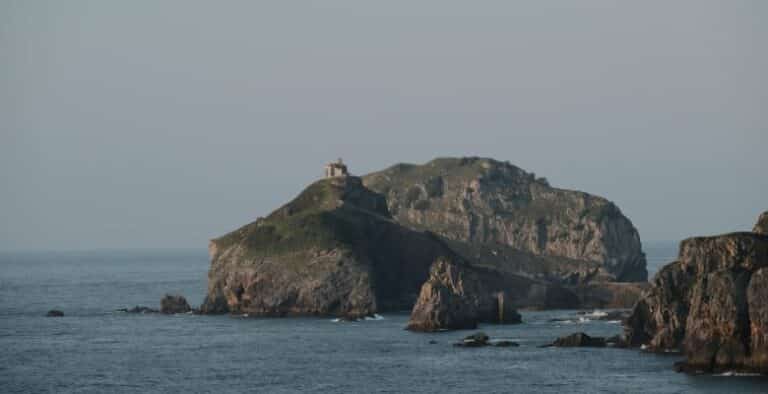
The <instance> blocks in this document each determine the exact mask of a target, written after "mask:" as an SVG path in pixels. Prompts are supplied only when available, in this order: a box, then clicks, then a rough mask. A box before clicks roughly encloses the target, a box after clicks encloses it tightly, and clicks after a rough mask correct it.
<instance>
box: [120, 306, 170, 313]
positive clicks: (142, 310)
mask: <svg viewBox="0 0 768 394" xmlns="http://www.w3.org/2000/svg"><path fill="white" fill-rule="evenodd" d="M116 312H125V313H142V314H143V313H159V312H160V311H158V310H157V309H152V308H150V307H146V306H140V305H136V306H134V307H133V308H130V309H129V308H120V309H117V310H116Z"/></svg>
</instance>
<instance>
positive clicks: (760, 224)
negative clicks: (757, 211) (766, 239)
mask: <svg viewBox="0 0 768 394" xmlns="http://www.w3.org/2000/svg"><path fill="white" fill-rule="evenodd" d="M752 232H753V233H758V234H763V235H768V211H765V212H763V213H762V214H761V215H760V217H759V218H757V223H755V228H753V229H752Z"/></svg>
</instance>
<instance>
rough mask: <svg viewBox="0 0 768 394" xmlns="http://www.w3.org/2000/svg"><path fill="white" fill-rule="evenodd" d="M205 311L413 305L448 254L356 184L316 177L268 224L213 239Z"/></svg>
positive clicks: (354, 312) (272, 312)
mask: <svg viewBox="0 0 768 394" xmlns="http://www.w3.org/2000/svg"><path fill="white" fill-rule="evenodd" d="M209 251H210V254H211V260H212V261H211V269H210V271H209V282H208V295H207V297H206V300H205V302H204V303H203V305H202V306H201V312H202V313H227V312H230V313H241V314H248V315H251V316H289V315H332V316H339V317H344V318H352V319H354V318H360V317H364V316H369V315H372V314H374V313H376V312H380V311H388V310H401V309H406V308H410V307H412V306H413V303H414V301H415V300H416V296H417V294H418V292H419V289H420V287H421V285H422V284H423V282H424V280H426V278H427V275H428V272H429V266H430V264H431V263H432V262H433V261H434V260H435V259H436V258H437V257H438V256H453V252H452V251H451V250H450V249H449V248H448V247H447V246H446V245H445V244H444V243H443V242H442V241H441V240H440V239H439V238H438V237H436V236H434V235H432V234H429V233H425V232H417V231H413V230H410V229H407V228H405V227H403V226H401V225H399V224H397V223H396V222H394V221H393V220H392V218H391V216H390V215H389V213H388V211H387V206H386V202H385V200H384V198H383V196H381V195H380V194H378V193H375V192H372V191H370V190H368V189H366V188H365V187H364V186H363V185H362V182H361V180H360V178H356V177H352V176H347V177H337V178H330V179H323V180H321V181H318V182H315V183H314V184H312V185H310V186H309V187H308V188H307V189H305V190H304V191H303V192H302V193H301V194H300V195H299V196H298V197H296V198H295V199H294V200H293V201H291V202H289V203H288V204H286V205H285V206H283V207H281V208H280V209H278V210H276V211H275V212H273V213H272V214H270V215H269V216H268V217H266V218H261V219H259V220H257V221H256V222H254V223H251V224H249V225H247V226H244V227H242V228H240V229H238V230H236V231H234V232H232V233H230V234H227V235H225V236H223V237H221V238H217V239H215V240H213V241H211V244H210V247H209Z"/></svg>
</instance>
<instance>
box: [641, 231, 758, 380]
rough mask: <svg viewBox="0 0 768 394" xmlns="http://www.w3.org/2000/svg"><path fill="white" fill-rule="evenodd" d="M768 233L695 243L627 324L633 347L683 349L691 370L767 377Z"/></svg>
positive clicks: (685, 246) (685, 245) (684, 246)
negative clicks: (755, 373) (765, 375)
mask: <svg viewBox="0 0 768 394" xmlns="http://www.w3.org/2000/svg"><path fill="white" fill-rule="evenodd" d="M767 278H768V236H766V235H763V234H757V233H732V234H724V235H720V236H715V237H697V238H690V239H687V240H685V241H683V242H682V243H681V244H680V253H679V256H678V260H677V261H675V262H673V263H671V264H669V265H667V266H665V267H664V268H663V269H662V270H661V271H660V272H659V273H658V274H657V275H656V277H655V278H654V280H653V282H652V286H651V288H650V289H649V290H648V291H646V292H645V293H644V294H643V296H642V298H641V300H640V301H638V303H637V305H636V306H635V308H634V309H633V313H632V315H631V316H630V318H629V319H628V321H627V339H628V341H629V343H630V344H631V345H634V346H640V345H643V346H645V347H646V348H647V349H649V350H651V351H669V350H682V351H683V352H684V353H685V355H686V362H685V367H684V368H682V369H686V370H701V371H707V372H709V371H717V370H748V371H757V372H762V373H768V356H767V355H768V340H767V339H768V338H767V336H768V334H766V332H768V331H767V330H766V329H767V328H768V290H766V288H768V281H767Z"/></svg>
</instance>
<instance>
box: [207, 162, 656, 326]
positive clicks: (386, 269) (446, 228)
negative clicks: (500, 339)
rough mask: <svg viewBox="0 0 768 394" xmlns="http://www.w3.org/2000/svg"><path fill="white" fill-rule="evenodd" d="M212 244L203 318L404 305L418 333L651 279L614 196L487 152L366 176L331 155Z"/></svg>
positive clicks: (622, 298)
mask: <svg viewBox="0 0 768 394" xmlns="http://www.w3.org/2000/svg"><path fill="white" fill-rule="evenodd" d="M209 252H210V255H211V268H210V271H209V283H208V294H207V296H206V299H205V301H204V303H203V305H202V306H201V312H202V313H237V314H248V315H252V316H291V315H330V316H339V317H346V318H359V317H362V316H367V315H371V314H374V313H377V312H384V311H398V310H409V309H411V308H413V312H412V316H411V322H410V323H409V328H411V329H414V330H424V331H432V330H438V329H445V328H472V327H475V326H476V325H477V323H478V322H498V323H515V322H519V315H517V312H516V309H517V308H576V307H592V306H614V305H618V304H621V305H620V306H628V305H631V304H632V303H634V301H635V300H636V299H637V297H638V296H639V294H640V291H641V290H642V289H643V287H644V284H643V282H642V281H644V280H645V279H646V276H647V273H646V268H645V256H644V254H643V253H642V250H641V247H640V239H639V236H638V233H637V230H636V229H635V228H634V226H632V223H631V222H630V221H629V220H628V219H627V218H626V217H624V216H623V215H622V214H621V212H620V210H619V209H618V208H617V207H616V206H615V205H614V204H613V203H611V202H610V201H608V200H606V199H603V198H601V197H597V196H593V195H589V194H587V193H583V192H577V191H569V190H563V189H556V188H553V187H551V186H549V184H548V183H547V181H546V180H544V179H541V178H536V177H535V176H534V175H533V174H530V173H527V172H525V171H523V170H521V169H519V168H517V167H515V166H513V165H511V164H509V163H503V162H498V161H495V160H492V159H483V158H455V159H454V158H447V159H436V160H433V161H431V162H429V163H427V164H424V165H421V166H418V165H410V164H399V165H395V166H393V167H391V168H389V169H387V170H384V171H381V172H376V173H373V174H369V175H365V176H363V177H355V176H352V175H350V174H349V173H348V171H347V168H346V166H345V165H344V164H343V163H341V162H340V161H339V162H337V163H330V164H329V165H328V166H326V169H325V178H324V179H321V180H318V181H316V182H314V183H313V184H311V185H310V186H308V187H307V188H306V189H305V190H304V191H302V192H301V193H300V194H299V195H298V196H297V197H296V198H295V199H293V200H292V201H290V202H288V203H287V204H285V205H284V206H282V207H280V208H279V209H277V210H275V211H274V212H272V213H271V214H269V215H268V216H266V217H264V218H259V219H257V220H256V221H254V222H252V223H250V224H248V225H245V226H243V227H241V228H240V229H237V230H235V231H233V232H231V233H229V234H226V235H224V236H222V237H219V238H216V239H214V240H212V241H211V242H210V245H209ZM637 281H639V282H640V283H630V282H637Z"/></svg>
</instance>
